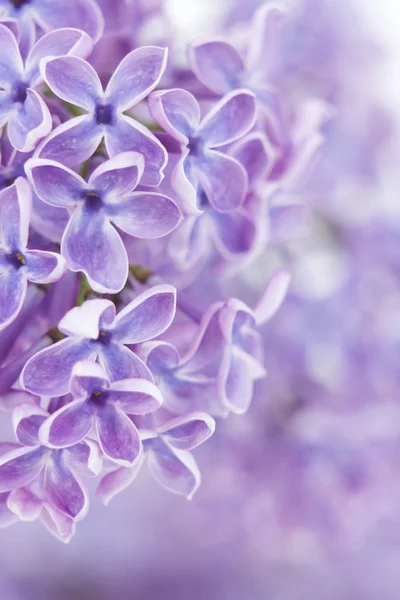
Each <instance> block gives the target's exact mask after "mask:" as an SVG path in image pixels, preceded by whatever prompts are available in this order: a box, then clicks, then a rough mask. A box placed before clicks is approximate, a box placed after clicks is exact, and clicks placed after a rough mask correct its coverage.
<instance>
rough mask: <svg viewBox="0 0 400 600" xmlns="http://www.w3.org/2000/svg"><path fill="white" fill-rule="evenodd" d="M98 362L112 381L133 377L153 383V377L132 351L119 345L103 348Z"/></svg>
mask: <svg viewBox="0 0 400 600" xmlns="http://www.w3.org/2000/svg"><path fill="white" fill-rule="evenodd" d="M99 360H100V363H101V364H102V365H103V367H104V368H105V369H106V371H107V373H108V374H109V376H110V378H111V380H112V381H119V380H121V379H133V378H134V377H139V378H140V379H147V380H148V381H153V376H152V374H151V372H150V370H149V368H148V367H147V366H146V365H145V363H144V362H143V361H142V360H141V359H140V358H139V357H138V356H136V355H135V354H134V353H133V352H132V350H130V349H129V348H126V347H125V346H122V345H121V344H109V345H108V346H106V347H104V348H103V350H102V351H101V353H100V355H99Z"/></svg>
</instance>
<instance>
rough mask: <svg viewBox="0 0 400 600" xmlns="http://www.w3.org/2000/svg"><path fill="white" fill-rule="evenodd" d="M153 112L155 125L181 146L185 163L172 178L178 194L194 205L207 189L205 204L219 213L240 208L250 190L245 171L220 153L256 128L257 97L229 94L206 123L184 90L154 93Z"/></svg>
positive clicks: (151, 105)
mask: <svg viewBox="0 0 400 600" xmlns="http://www.w3.org/2000/svg"><path fill="white" fill-rule="evenodd" d="M149 109H150V112H151V114H152V115H153V117H154V119H155V120H156V121H157V123H159V124H160V125H161V127H163V128H164V129H165V131H166V132H167V133H169V134H170V135H171V136H172V137H173V138H175V139H176V140H178V142H179V143H180V144H181V152H182V159H181V161H179V163H178V164H177V166H176V168H175V170H174V173H173V175H172V180H173V185H175V187H176V190H177V192H178V193H179V194H180V195H183V196H184V195H185V194H186V195H188V196H189V198H191V199H192V202H193V204H195V203H196V192H197V191H200V190H203V191H204V194H205V197H204V200H206V199H207V200H208V201H209V202H210V204H211V206H212V207H213V208H214V209H215V210H218V211H219V212H224V213H225V212H231V211H234V210H236V209H237V208H239V206H241V204H242V202H243V200H244V196H245V193H246V191H247V175H246V172H245V170H244V168H243V167H242V166H241V164H240V163H239V162H238V161H236V160H235V159H234V158H232V157H231V156H227V155H225V154H223V153H222V152H221V151H219V150H217V149H218V148H221V146H226V145H227V144H230V143H232V142H234V141H236V140H238V139H239V138H241V137H243V136H244V135H245V134H246V133H247V132H248V131H249V130H250V129H251V128H252V126H253V125H254V122H255V104H254V97H253V94H251V93H250V92H246V91H238V92H232V93H230V94H228V95H227V96H226V97H225V98H223V99H222V100H221V101H220V102H218V103H217V104H216V105H215V106H214V107H213V108H212V109H211V111H210V112H209V113H208V114H207V115H206V117H205V118H204V119H203V120H201V119H200V105H199V103H198V102H197V100H196V98H195V97H194V96H193V95H192V94H190V93H189V92H187V91H185V90H181V89H174V90H167V91H160V92H154V93H153V94H151V95H150V97H149ZM200 208H203V203H201V204H200ZM194 212H196V211H194Z"/></svg>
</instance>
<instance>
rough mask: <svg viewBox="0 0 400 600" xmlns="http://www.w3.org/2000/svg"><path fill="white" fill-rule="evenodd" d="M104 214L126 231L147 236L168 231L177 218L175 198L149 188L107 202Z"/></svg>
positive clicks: (141, 237) (176, 224)
mask: <svg viewBox="0 0 400 600" xmlns="http://www.w3.org/2000/svg"><path fill="white" fill-rule="evenodd" d="M107 214H108V216H109V218H110V219H111V221H112V222H113V223H114V224H115V225H116V226H117V227H118V228H119V229H121V230H122V231H124V232H125V233H127V234H128V235H132V236H133V237H137V238H139V239H147V240H154V239H157V238H160V237H163V236H165V235H168V234H169V233H171V231H173V230H174V229H175V228H176V227H177V226H178V225H179V223H180V221H181V211H180V209H179V208H178V206H177V205H176V204H175V202H174V201H173V200H171V198H168V196H163V195H162V194H156V193H152V192H147V193H146V192H134V193H133V194H132V195H131V196H130V197H128V198H124V200H123V201H122V202H118V203H113V204H112V205H109V204H108V205H107Z"/></svg>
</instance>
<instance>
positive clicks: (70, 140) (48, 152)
mask: <svg viewBox="0 0 400 600" xmlns="http://www.w3.org/2000/svg"><path fill="white" fill-rule="evenodd" d="M57 60H58V59H57ZM102 137H103V131H102V129H101V127H98V126H97V125H96V124H95V122H94V120H93V118H92V117H91V116H90V115H82V116H81V117H75V118H74V119H70V120H69V121H66V122H65V123H62V124H61V125H59V126H58V127H56V128H55V129H54V131H52V132H51V134H50V135H48V136H47V138H46V139H45V140H43V142H42V143H41V144H40V145H39V147H38V149H37V152H36V154H37V156H38V157H40V158H46V159H50V160H57V161H59V162H61V163H62V164H64V165H66V166H68V167H73V166H75V165H79V164H80V163H83V162H85V161H86V160H87V159H88V158H90V157H91V156H92V155H93V154H94V152H95V150H96V149H97V147H98V145H99V144H100V142H101V140H102Z"/></svg>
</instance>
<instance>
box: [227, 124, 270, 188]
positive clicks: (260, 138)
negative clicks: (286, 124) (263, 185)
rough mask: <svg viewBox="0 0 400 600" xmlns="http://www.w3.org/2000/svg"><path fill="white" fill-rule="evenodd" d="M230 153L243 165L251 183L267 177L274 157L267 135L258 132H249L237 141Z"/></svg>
mask: <svg viewBox="0 0 400 600" xmlns="http://www.w3.org/2000/svg"><path fill="white" fill-rule="evenodd" d="M230 153H231V155H232V156H233V157H234V158H236V159H237V160H238V161H239V162H240V163H241V164H242V165H243V166H244V168H245V169H246V171H247V176H248V178H249V181H250V182H251V183H255V182H257V181H260V180H262V179H265V178H266V177H267V175H268V172H269V171H270V170H271V168H272V165H273V161H274V158H275V156H274V155H275V151H274V149H273V148H272V146H271V145H270V144H269V142H268V139H267V137H266V136H265V135H264V134H262V133H259V132H256V133H250V134H249V135H248V136H246V137H245V138H243V139H242V140H240V141H239V142H237V143H236V144H235V146H234V148H232V150H231V152H230Z"/></svg>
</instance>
